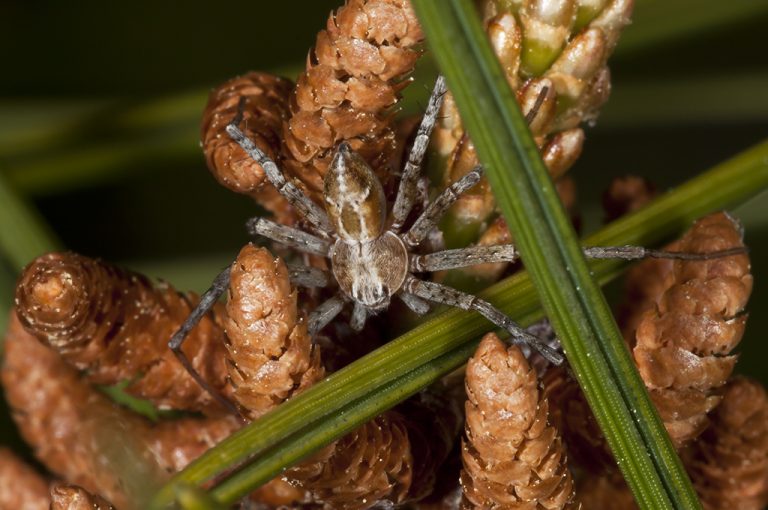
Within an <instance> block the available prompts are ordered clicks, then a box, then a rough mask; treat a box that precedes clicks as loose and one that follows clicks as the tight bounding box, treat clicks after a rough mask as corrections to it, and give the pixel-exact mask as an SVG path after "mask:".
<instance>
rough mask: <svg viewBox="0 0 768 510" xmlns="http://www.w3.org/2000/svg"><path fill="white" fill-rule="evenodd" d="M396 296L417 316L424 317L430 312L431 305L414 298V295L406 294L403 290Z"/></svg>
mask: <svg viewBox="0 0 768 510" xmlns="http://www.w3.org/2000/svg"><path fill="white" fill-rule="evenodd" d="M396 296H397V297H399V298H400V301H402V302H403V303H405V306H407V307H408V308H410V310H411V311H412V312H413V313H415V314H416V315H424V314H425V313H427V312H428V311H429V303H427V302H426V301H424V300H423V299H421V298H420V297H417V296H414V295H413V294H410V293H408V292H404V291H402V290H401V291H400V292H398V293H397V294H396Z"/></svg>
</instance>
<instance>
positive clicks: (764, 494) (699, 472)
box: [684, 377, 768, 510]
mask: <svg viewBox="0 0 768 510" xmlns="http://www.w3.org/2000/svg"><path fill="white" fill-rule="evenodd" d="M711 419H712V425H711V426H710V427H709V428H708V429H707V430H706V431H705V432H704V433H703V434H702V435H701V437H699V439H698V441H696V442H695V443H694V444H693V446H692V448H691V451H690V452H687V454H686V456H685V457H684V460H685V463H686V467H687V469H688V474H689V475H690V476H691V481H692V482H693V485H694V487H695V488H696V492H698V493H699V497H700V498H701V502H702V504H703V505H704V508H705V509H706V510H730V509H733V508H739V509H740V510H760V509H763V508H765V507H766V505H768V395H766V392H765V389H764V388H763V387H762V385H760V383H758V382H757V381H752V380H749V379H745V378H741V377H737V378H734V379H733V380H731V381H730V382H729V383H728V386H727V387H726V390H725V394H724V395H723V401H722V403H721V404H720V405H719V406H718V407H717V409H715V411H714V413H712V415H711Z"/></svg>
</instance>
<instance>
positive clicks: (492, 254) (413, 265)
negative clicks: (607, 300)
mask: <svg viewBox="0 0 768 510" xmlns="http://www.w3.org/2000/svg"><path fill="white" fill-rule="evenodd" d="M748 251H749V250H748V249H747V247H746V246H744V247H739V248H729V249H727V250H718V251H711V252H707V253H687V252H675V251H665V250H652V249H649V248H643V247H642V246H587V247H584V255H585V256H586V257H588V258H592V259H622V260H639V259H645V258H657V259H672V260H712V259H716V258H722V257H730V256H733V255H741V254H744V253H747V252H748ZM519 258H520V252H519V251H517V248H516V247H515V245H514V244H497V245H493V246H469V247H467V248H456V249H453V250H444V251H438V252H435V253H428V254H425V255H414V256H412V257H411V260H410V266H409V269H410V271H412V272H414V273H425V272H429V271H444V270H446V269H457V268H460V267H469V266H475V265H478V264H495V263H497V262H516V261H517V260H518V259H519Z"/></svg>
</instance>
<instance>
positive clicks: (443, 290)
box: [403, 276, 563, 365]
mask: <svg viewBox="0 0 768 510" xmlns="http://www.w3.org/2000/svg"><path fill="white" fill-rule="evenodd" d="M403 289H404V290H405V291H406V292H409V293H411V294H414V295H415V296H418V297H420V298H423V299H426V300H427V301H432V302H434V303H441V304H444V305H448V306H453V307H456V308H461V309H462V310H474V311H476V312H478V313H480V315H482V316H483V317H485V318H486V319H488V320H489V321H490V322H492V323H493V324H495V325H496V326H498V327H500V328H502V329H505V330H506V331H508V332H509V334H510V335H511V336H512V342H513V343H516V344H526V345H529V346H531V347H533V348H534V349H536V350H537V351H538V352H539V353H541V355H542V356H544V357H545V358H547V360H549V361H550V362H551V363H553V364H555V365H559V364H561V363H562V362H563V355H562V354H560V353H559V352H557V351H556V350H555V349H553V348H552V347H550V346H549V345H547V344H546V343H544V342H543V341H542V340H541V339H539V338H537V337H535V336H533V335H531V334H530V333H528V332H527V331H525V330H524V329H523V328H521V327H520V326H519V325H518V324H517V323H516V322H514V321H513V320H512V319H510V318H509V317H507V315H506V314H505V313H504V312H502V311H501V310H499V309H498V308H496V307H495V306H493V305H492V304H491V303H489V302H488V301H484V300H482V299H480V298H479V297H477V296H473V295H472V294H467V293H465V292H461V291H459V290H456V289H453V288H451V287H448V286H447V285H442V284H439V283H434V282H427V281H423V280H419V279H417V278H415V277H413V276H408V277H407V278H406V280H405V284H404V285H403Z"/></svg>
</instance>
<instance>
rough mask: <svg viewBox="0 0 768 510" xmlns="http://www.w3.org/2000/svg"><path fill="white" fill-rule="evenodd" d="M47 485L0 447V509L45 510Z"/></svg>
mask: <svg viewBox="0 0 768 510" xmlns="http://www.w3.org/2000/svg"><path fill="white" fill-rule="evenodd" d="M49 501H50V498H49V497H48V483H47V482H46V481H45V480H43V477H42V476H40V475H39V474H38V473H37V472H36V471H35V470H34V469H33V468H32V467H31V466H29V465H27V463H25V462H24V461H23V460H21V459H20V458H18V457H16V455H14V454H13V452H12V451H11V450H9V449H8V448H5V447H0V509H7V510H47V509H48V502H49Z"/></svg>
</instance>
